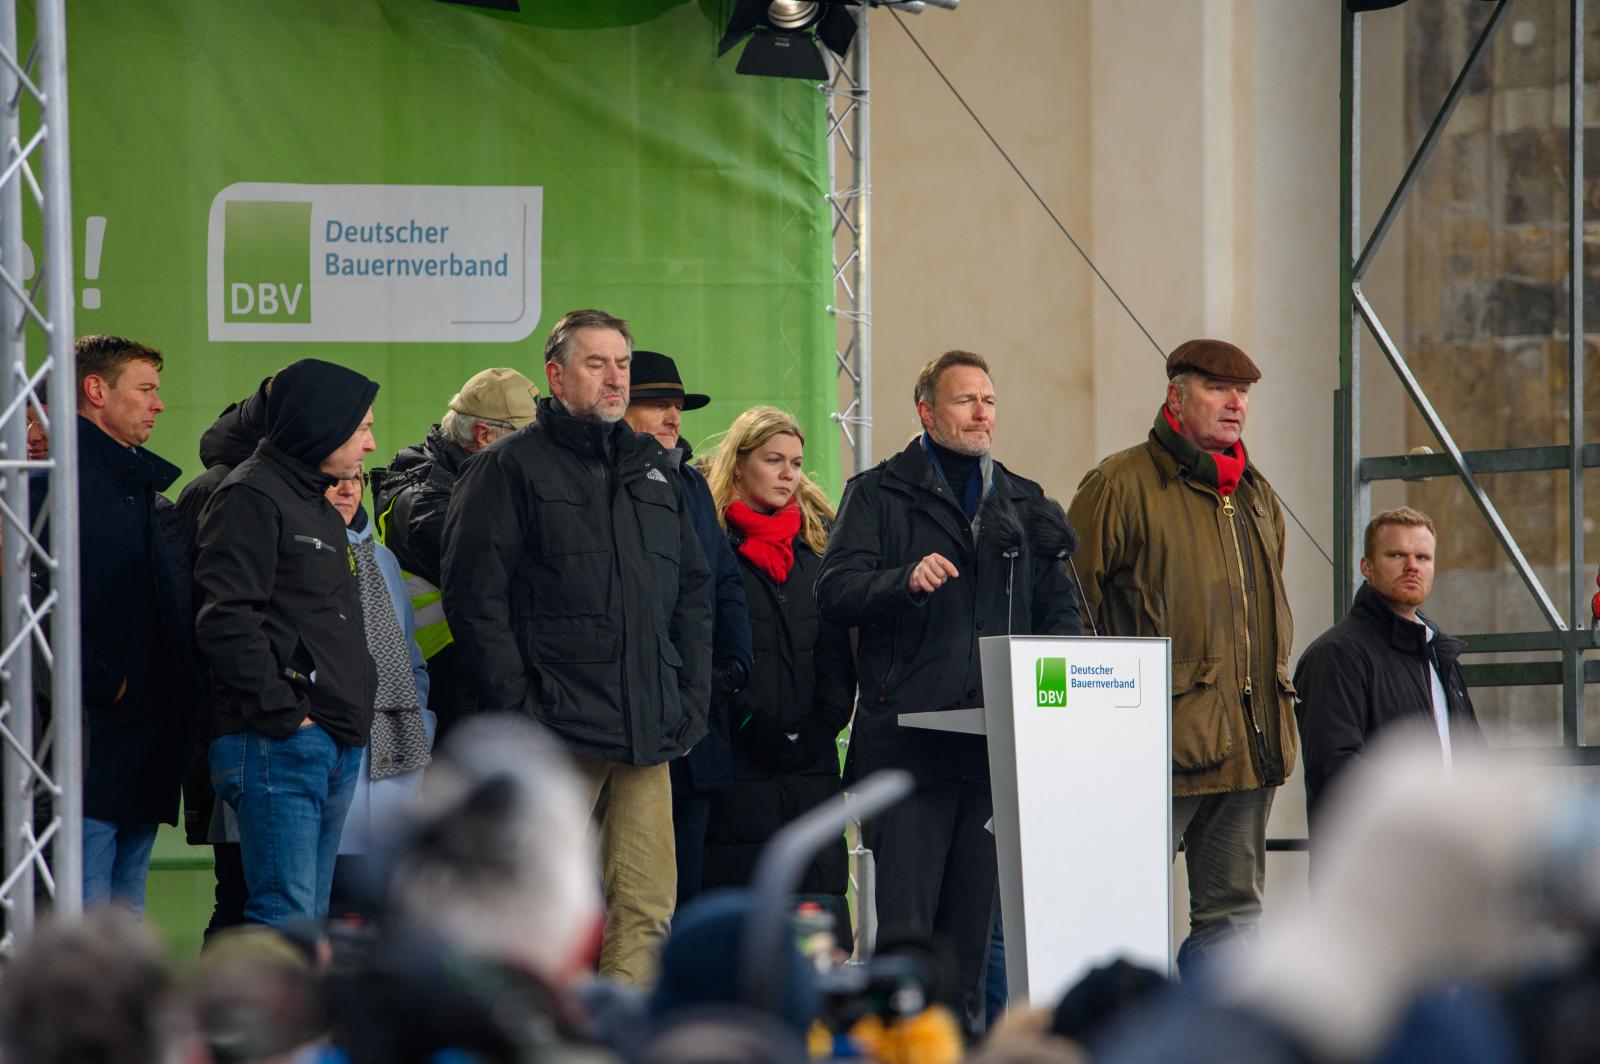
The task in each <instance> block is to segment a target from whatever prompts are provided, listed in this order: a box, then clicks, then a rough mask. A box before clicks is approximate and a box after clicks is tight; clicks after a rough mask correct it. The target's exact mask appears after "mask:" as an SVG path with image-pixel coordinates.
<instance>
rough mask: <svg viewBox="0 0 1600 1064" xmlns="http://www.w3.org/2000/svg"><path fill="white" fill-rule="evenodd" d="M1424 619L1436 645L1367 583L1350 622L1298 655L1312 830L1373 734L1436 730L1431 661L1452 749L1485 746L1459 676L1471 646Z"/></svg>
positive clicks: (1297, 683) (1296, 682) (1297, 687)
mask: <svg viewBox="0 0 1600 1064" xmlns="http://www.w3.org/2000/svg"><path fill="white" fill-rule="evenodd" d="M1418 616H1419V617H1422V615H1421V614H1420V613H1419V614H1418ZM1422 619H1423V621H1424V622H1425V623H1426V624H1427V626H1428V627H1429V628H1431V629H1432V630H1433V632H1434V637H1433V640H1432V642H1429V641H1428V639H1427V637H1426V635H1425V633H1424V631H1423V627H1422V625H1420V624H1413V623H1412V622H1411V621H1408V620H1406V619H1405V618H1403V617H1401V616H1400V615H1399V614H1397V613H1395V612H1394V610H1393V609H1391V608H1390V607H1389V604H1388V603H1387V602H1385V601H1384V600H1383V597H1382V596H1381V595H1379V594H1378V593H1377V592H1376V591H1374V590H1372V588H1371V587H1370V586H1368V585H1367V584H1362V585H1361V587H1360V588H1359V589H1358V590H1357V591H1356V600H1355V604H1354V605H1352V606H1351V607H1350V613H1349V614H1348V615H1347V616H1346V617H1345V619H1344V620H1342V621H1340V622H1339V623H1338V624H1336V625H1334V626H1333V627H1332V628H1330V629H1328V630H1327V631H1326V632H1324V633H1322V635H1320V636H1318V637H1317V639H1316V641H1315V642H1313V643H1312V644H1311V645H1310V646H1309V647H1307V648H1306V651H1305V653H1304V654H1302V655H1301V656H1300V663H1299V664H1298V665H1297V666H1296V667H1295V672H1294V687H1295V690H1296V691H1297V692H1298V693H1299V696H1300V702H1299V704H1298V705H1297V706H1295V715H1296V716H1297V717H1298V718H1299V719H1298V723H1299V725H1300V743H1301V747H1302V749H1303V750H1304V755H1305V767H1306V809H1307V812H1308V814H1309V816H1310V817H1311V819H1312V827H1313V828H1315V826H1316V823H1315V821H1316V817H1317V812H1318V807H1319V806H1320V805H1321V803H1322V799H1323V797H1324V796H1325V794H1326V791H1327V788H1328V784H1329V783H1330V782H1332V781H1333V779H1334V778H1335V777H1336V776H1337V775H1338V774H1339V773H1340V772H1343V771H1344V770H1345V769H1346V768H1348V767H1350V766H1351V765H1353V764H1356V763H1357V762H1360V761H1363V760H1365V758H1366V748H1367V744H1368V743H1370V742H1371V741H1372V739H1373V737H1374V736H1376V735H1377V734H1378V733H1379V732H1381V731H1383V730H1384V729H1385V728H1388V727H1390V726H1392V725H1395V724H1399V723H1402V722H1404V721H1412V722H1413V723H1420V724H1423V725H1425V726H1427V727H1428V728H1429V729H1432V728H1433V727H1434V716H1433V687H1432V683H1431V681H1430V679H1429V676H1428V660H1429V657H1430V656H1431V657H1432V658H1433V660H1434V662H1435V668H1436V669H1438V672H1439V682H1440V683H1441V684H1443V686H1444V693H1445V701H1446V702H1447V703H1448V711H1449V712H1448V720H1449V725H1450V746H1451V748H1452V749H1453V750H1454V749H1460V748H1461V747H1462V746H1466V745H1479V744H1481V743H1482V741H1483V733H1482V731H1481V729H1480V728H1479V727H1478V716H1477V714H1476V713H1475V712H1474V711H1473V708H1472V699H1471V698H1470V697H1468V695H1467V685H1466V681H1465V680H1464V679H1463V678H1462V675H1461V651H1462V649H1463V647H1464V646H1465V644H1464V643H1462V642H1461V640H1459V639H1456V638H1454V637H1453V636H1449V635H1446V634H1445V633H1444V632H1443V631H1441V630H1440V629H1439V626H1438V625H1436V624H1434V623H1433V622H1432V621H1429V620H1428V619H1427V618H1426V617H1423V618H1422ZM1435 734H1436V733H1435Z"/></svg>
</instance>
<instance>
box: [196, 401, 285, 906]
mask: <svg viewBox="0 0 1600 1064" xmlns="http://www.w3.org/2000/svg"><path fill="white" fill-rule="evenodd" d="M271 393H272V378H271V377H268V378H267V379H266V380H264V381H262V382H261V384H260V385H259V386H258V387H257V388H256V390H255V391H253V392H251V393H250V394H249V395H248V396H247V397H246V398H244V399H243V400H241V401H240V402H237V403H229V404H228V406H227V408H226V409H225V410H223V411H222V413H221V414H219V415H217V420H216V421H214V422H213V423H212V425H211V427H210V428H209V429H206V431H205V432H204V433H202V434H201V436H200V462H201V464H202V465H204V466H205V470H206V471H205V472H204V473H201V474H200V475H199V476H197V477H195V478H194V479H193V480H191V481H189V483H187V484H185V485H184V486H183V490H182V491H181V492H179V493H178V502H177V510H178V519H179V522H180V524H181V526H182V529H183V538H184V541H185V543H186V544H187V546H188V556H189V558H190V559H191V561H192V559H193V558H194V556H195V554H196V553H197V552H198V549H199V547H198V544H199V539H200V515H201V514H202V513H204V512H205V508H206V503H208V502H210V501H211V496H212V495H214V494H215V493H216V490H217V488H219V487H221V486H222V482H223V481H224V480H226V479H228V474H229V473H232V472H233V469H234V467H235V466H237V465H239V464H240V463H241V462H243V461H244V460H245V459H246V458H249V457H250V456H251V455H252V454H254V453H255V450H256V445H257V444H259V443H260V442H261V440H262V438H263V437H265V436H266V434H267V397H268V396H269V395H270V394H271ZM210 738H211V737H210V736H208V735H201V736H200V739H201V744H200V746H199V748H198V749H197V751H196V753H195V755H194V757H193V758H192V759H191V762H190V765H189V772H188V775H187V776H186V777H185V778H184V781H183V822H184V823H183V827H184V834H185V836H186V837H187V839H188V842H189V845H191V846H204V845H206V844H207V843H210V844H211V851H212V857H213V860H212V866H213V871H214V874H215V876H216V880H217V885H216V891H215V903H214V906H213V908H212V912H211V922H210V923H209V924H208V925H207V926H206V935H207V936H210V935H211V934H212V933H213V932H216V931H220V930H222V929H223V928H225V927H232V926H234V925H235V924H242V923H244V922H245V920H244V907H245V903H246V902H248V901H249V899H250V896H249V893H248V892H247V891H246V889H245V885H244V864H243V860H242V858H241V857H240V856H239V844H238V843H237V842H218V841H216V839H215V838H213V835H212V832H211V816H212V812H213V811H214V809H215V806H216V799H217V796H216V792H215V791H213V790H212V789H211V765H210V762H209V758H208V757H207V751H208V749H209V747H210V745H211V744H210ZM217 838H220V836H217Z"/></svg>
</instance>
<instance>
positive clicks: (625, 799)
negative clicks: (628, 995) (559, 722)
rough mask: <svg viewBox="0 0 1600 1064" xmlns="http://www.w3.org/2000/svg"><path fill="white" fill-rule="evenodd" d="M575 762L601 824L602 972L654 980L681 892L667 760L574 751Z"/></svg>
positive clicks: (644, 983) (637, 982) (639, 982)
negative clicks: (644, 761) (643, 761)
mask: <svg viewBox="0 0 1600 1064" xmlns="http://www.w3.org/2000/svg"><path fill="white" fill-rule="evenodd" d="M573 763H574V764H575V765H576V766H577V768H578V772H579V773H580V775H581V776H582V778H583V782H584V784H585V786H586V787H587V788H588V792H589V793H588V798H589V808H590V810H591V812H594V813H596V814H597V820H598V826H599V830H600V870H601V885H602V887H603V889H604V891H605V896H606V931H605V939H604V941H603V942H602V943H601V946H600V974H601V975H604V976H609V977H610V978H612V979H616V980H618V981H619V982H624V983H630V984H632V985H634V986H641V987H648V986H651V985H653V984H654V982H655V979H656V968H657V965H658V963H659V961H660V958H661V947H662V945H663V944H664V943H665V942H666V940H667V929H668V927H669V926H670V925H671V922H672V909H673V903H674V901H675V900H676V898H677V893H678V865H677V858H676V856H675V854H674V852H673V842H672V839H673V836H672V780H671V776H670V775H669V768H668V766H667V765H666V764H660V765H619V764H614V763H612V762H609V761H599V760H596V759H594V758H589V757H574V758H573Z"/></svg>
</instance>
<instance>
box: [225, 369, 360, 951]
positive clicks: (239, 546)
mask: <svg viewBox="0 0 1600 1064" xmlns="http://www.w3.org/2000/svg"><path fill="white" fill-rule="evenodd" d="M377 394H378V385H377V384H376V383H375V382H374V381H370V380H368V379H367V378H366V377H364V376H362V375H361V374H359V373H357V372H355V371H354V370H351V369H346V368H345V367H343V366H337V365H334V364H333V363H331V362H323V361H320V360H318V359H314V358H306V359H301V360H300V361H299V362H296V363H294V364H292V365H290V366H287V367H285V368H284V369H283V370H281V371H279V373H278V374H277V375H276V376H275V377H274V378H273V381H272V391H271V394H270V395H269V396H268V397H267V412H266V413H267V416H266V429H267V434H266V437H265V438H264V439H262V440H261V442H260V443H259V444H257V446H256V448H255V453H254V454H252V455H251V456H250V457H249V458H247V459H245V460H244V461H243V462H241V463H239V465H238V466H237V467H235V468H234V470H233V472H232V473H230V474H228V477H227V479H226V480H224V481H223V482H222V485H221V486H220V487H219V488H217V490H216V493H215V494H214V495H213V496H212V497H211V501H210V502H209V503H207V504H206V508H205V511H204V512H203V514H202V515H201V518H200V539H199V544H198V554H197V558H196V561H195V571H194V580H195V585H196V588H197V590H198V594H199V597H200V602H201V605H200V609H199V612H198V614H197V615H196V618H195V633H196V635H197V636H198V638H199V643H200V649H201V653H202V655H203V656H204V658H205V663H206V665H207V668H208V671H209V678H210V687H211V699H210V706H211V715H212V719H211V722H210V734H211V736H212V741H211V748H210V752H209V753H210V764H211V779H212V782H213V784H214V785H215V787H216V791H217V795H218V797H220V798H222V799H223V800H224V801H226V802H227V803H228V804H229V805H231V806H233V809H234V812H235V813H237V814H238V818H239V844H240V851H241V856H242V857H243V861H244V876H245V883H246V885H247V886H248V888H249V892H250V901H249V903H248V905H246V907H245V918H246V919H248V920H250V921H252V922H254V923H263V924H280V923H283V922H285V921H289V920H294V919H297V918H303V917H311V918H319V917H322V916H325V915H326V914H327V909H328V892H329V890H330V889H331V887H332V885H333V864H334V858H335V857H336V856H337V855H338V850H339V834H340V831H341V829H342V828H343V827H344V817H345V813H346V811H347V810H348V809H349V808H350V799H351V796H352V794H353V793H354V789H355V783H356V771H357V769H358V767H359V765H360V763H361V750H360V748H361V747H363V746H365V745H366V743H367V735H368V733H369V732H370V731H371V729H372V706H373V699H374V698H375V696H376V692H377V680H378V676H377V666H376V665H375V664H374V663H373V660H372V655H371V654H370V653H368V651H367V638H366V627H365V622H364V620H363V615H362V610H361V588H360V584H359V583H358V581H357V579H356V564H355V555H354V554H353V553H352V552H351V549H350V546H349V544H348V542H347V541H346V537H345V530H344V518H342V517H340V516H339V513H338V512H337V511H336V510H334V508H333V506H332V505H331V504H329V502H328V500H327V498H326V492H327V489H328V488H330V487H332V486H333V485H334V484H335V483H336V482H338V481H340V480H349V479H353V478H356V477H359V476H361V464H362V459H363V458H364V457H365V456H366V455H367V453H369V452H370V451H372V450H373V448H374V443H373V439H372V401H373V399H374V397H376V396H377Z"/></svg>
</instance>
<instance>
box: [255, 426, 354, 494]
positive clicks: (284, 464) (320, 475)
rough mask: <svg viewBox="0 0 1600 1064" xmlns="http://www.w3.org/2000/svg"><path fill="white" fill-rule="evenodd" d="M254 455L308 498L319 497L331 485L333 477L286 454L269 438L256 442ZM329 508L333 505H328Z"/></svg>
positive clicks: (325, 492)
mask: <svg viewBox="0 0 1600 1064" xmlns="http://www.w3.org/2000/svg"><path fill="white" fill-rule="evenodd" d="M256 457H257V458H260V459H261V460H262V461H263V462H266V463H267V464H268V465H270V466H272V467H273V468H274V469H276V470H277V471H278V472H279V474H280V475H281V476H282V477H283V479H284V480H286V481H288V482H289V486H290V487H292V488H294V489H295V491H297V492H298V493H300V494H301V495H304V496H305V497H306V498H308V499H320V498H322V497H323V496H324V495H325V494H327V491H328V489H329V488H331V487H333V485H334V481H335V479H336V478H335V477H333V476H332V475H331V474H328V473H324V472H323V471H322V470H320V469H318V468H316V467H315V466H308V465H306V464H305V463H304V462H302V461H300V459H298V458H295V457H293V456H292V455H289V454H286V453H285V452H284V451H283V449H282V448H281V447H279V446H277V445H276V444H274V443H273V442H272V441H271V440H268V439H263V440H262V441H261V442H260V443H258V444H256ZM328 508H329V509H330V510H331V509H333V507H331V506H330V507H328Z"/></svg>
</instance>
